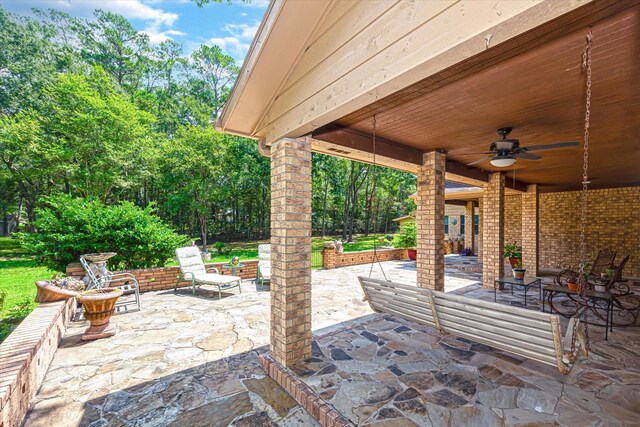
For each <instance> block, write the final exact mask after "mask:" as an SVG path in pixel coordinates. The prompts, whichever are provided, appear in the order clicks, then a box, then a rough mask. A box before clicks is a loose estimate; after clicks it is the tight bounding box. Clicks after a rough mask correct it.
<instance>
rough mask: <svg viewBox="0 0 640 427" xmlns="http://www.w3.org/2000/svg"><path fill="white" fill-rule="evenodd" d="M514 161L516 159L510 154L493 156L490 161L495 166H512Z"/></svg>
mask: <svg viewBox="0 0 640 427" xmlns="http://www.w3.org/2000/svg"><path fill="white" fill-rule="evenodd" d="M515 162H516V159H515V158H513V157H511V156H495V157H493V158H492V159H491V161H490V163H491V164H492V165H493V166H495V167H497V168H506V167H509V166H512V165H513V164H514V163H515Z"/></svg>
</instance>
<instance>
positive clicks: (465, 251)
mask: <svg viewBox="0 0 640 427" xmlns="http://www.w3.org/2000/svg"><path fill="white" fill-rule="evenodd" d="M460 255H462V256H471V255H473V249H471V248H464V249H463V250H462V251H460Z"/></svg>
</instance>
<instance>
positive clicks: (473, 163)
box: [467, 157, 489, 166]
mask: <svg viewBox="0 0 640 427" xmlns="http://www.w3.org/2000/svg"><path fill="white" fill-rule="evenodd" d="M487 160H489V157H483V158H482V159H480V160H476V161H475V162H471V163H467V166H475V165H478V164H480V163H482V162H486V161H487Z"/></svg>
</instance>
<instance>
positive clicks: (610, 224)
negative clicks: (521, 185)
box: [505, 187, 640, 277]
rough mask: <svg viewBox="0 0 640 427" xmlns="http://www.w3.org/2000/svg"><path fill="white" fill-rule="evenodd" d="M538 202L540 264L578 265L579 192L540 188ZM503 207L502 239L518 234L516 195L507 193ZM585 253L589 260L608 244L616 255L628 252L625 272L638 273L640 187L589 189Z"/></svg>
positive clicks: (518, 197)
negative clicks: (556, 191)
mask: <svg viewBox="0 0 640 427" xmlns="http://www.w3.org/2000/svg"><path fill="white" fill-rule="evenodd" d="M539 197H540V203H539V223H540V228H539V231H538V233H539V234H538V238H539V257H540V268H548V269H557V268H562V267H563V266H566V265H570V266H577V265H578V263H579V258H580V215H581V192H580V191H568V192H560V193H541V194H540V196H539ZM507 199H510V200H508V201H507V202H506V203H505V204H506V208H505V216H506V218H510V219H507V220H505V236H509V237H505V241H511V240H515V239H516V238H517V236H521V225H522V224H521V222H520V221H519V220H518V218H521V216H520V217H519V216H518V215H517V214H516V213H517V212H518V210H519V209H520V212H521V206H522V205H521V203H520V200H521V197H520V196H509V197H507ZM587 206H588V211H587V212H588V220H587V229H586V237H587V240H586V242H587V252H588V259H594V258H595V256H596V255H597V253H598V250H599V249H602V248H604V247H607V246H612V247H613V248H614V250H616V251H617V252H618V255H617V257H616V260H617V261H619V260H621V259H622V258H623V257H624V256H626V255H627V254H630V255H631V257H630V259H629V262H628V263H627V266H626V268H625V271H624V274H625V276H631V277H640V187H625V188H611V189H603V190H589V192H588V197H587Z"/></svg>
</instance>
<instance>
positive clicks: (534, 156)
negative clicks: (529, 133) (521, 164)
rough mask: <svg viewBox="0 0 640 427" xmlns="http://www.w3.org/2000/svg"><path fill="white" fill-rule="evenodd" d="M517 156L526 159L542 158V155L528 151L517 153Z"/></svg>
mask: <svg viewBox="0 0 640 427" xmlns="http://www.w3.org/2000/svg"><path fill="white" fill-rule="evenodd" d="M515 156H516V157H517V158H519V159H526V160H540V159H541V158H542V156H541V155H539V154H533V153H527V152H526V151H524V152H522V153H517V154H515Z"/></svg>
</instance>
